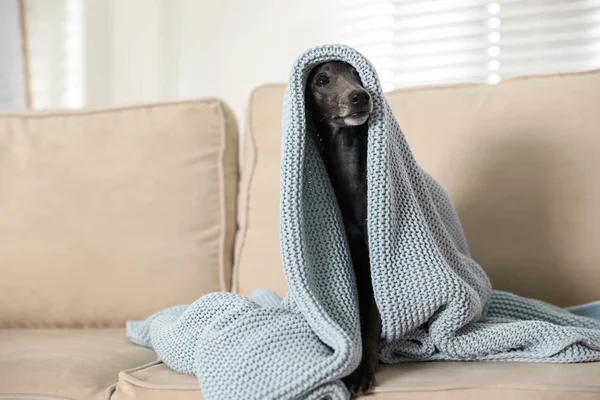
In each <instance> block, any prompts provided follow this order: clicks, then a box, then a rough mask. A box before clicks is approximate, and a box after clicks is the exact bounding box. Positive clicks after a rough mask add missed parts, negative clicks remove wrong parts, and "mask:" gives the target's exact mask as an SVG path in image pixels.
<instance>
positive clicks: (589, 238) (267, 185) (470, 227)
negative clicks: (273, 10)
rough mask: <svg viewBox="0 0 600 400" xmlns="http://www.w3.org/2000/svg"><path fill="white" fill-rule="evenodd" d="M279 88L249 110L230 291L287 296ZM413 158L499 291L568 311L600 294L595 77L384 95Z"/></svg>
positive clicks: (258, 95) (598, 77)
mask: <svg viewBox="0 0 600 400" xmlns="http://www.w3.org/2000/svg"><path fill="white" fill-rule="evenodd" d="M283 91H284V85H269V86H264V87H261V88H258V89H257V90H256V91H255V92H254V93H253V95H252V97H251V100H250V106H249V118H248V126H247V131H246V135H245V140H246V146H245V149H244V154H245V163H244V168H243V171H242V181H241V182H242V184H241V187H240V191H241V192H240V202H239V208H240V211H239V213H238V216H239V218H240V222H239V224H240V231H239V232H238V238H240V240H239V241H238V243H237V248H236V255H237V257H236V259H237V261H236V265H235V271H234V277H235V279H234V285H233V286H234V289H235V290H236V291H237V292H239V293H242V294H245V295H247V294H249V293H250V292H251V291H252V290H253V289H255V288H257V287H267V288H273V289H276V290H277V291H278V292H279V293H280V294H282V295H283V294H285V292H286V285H285V281H284V278H283V272H282V268H281V261H280V256H279V154H280V145H281V140H280V136H281V118H280V115H281V104H282V99H283ZM387 98H388V100H389V102H390V105H391V107H392V109H393V111H394V113H395V115H396V117H397V118H398V121H399V123H400V126H401V127H402V129H403V132H404V133H405V135H406V137H407V140H408V142H409V144H410V145H411V148H412V150H413V152H414V154H415V157H416V159H417V161H418V162H419V163H420V164H421V166H423V168H424V169H425V170H427V171H428V172H429V173H431V174H432V175H433V176H434V177H435V178H436V179H437V180H438V181H439V182H440V183H441V184H442V185H443V186H444V187H445V188H446V189H447V191H448V192H449V195H450V197H451V199H452V201H453V203H454V205H455V207H456V208H457V211H458V214H459V217H460V219H461V221H462V223H463V226H464V229H465V232H466V235H467V239H468V242H469V246H470V249H471V252H472V255H473V257H474V258H475V260H476V261H478V262H479V263H480V264H481V265H482V267H483V268H484V269H485V270H486V272H487V273H488V274H489V276H490V278H491V280H492V284H493V285H494V286H495V288H497V289H503V290H508V291H512V292H516V293H518V294H521V295H524V296H529V297H535V298H539V299H542V300H546V301H550V302H552V303H555V304H557V305H563V306H566V305H573V304H578V303H584V302H588V301H593V300H597V299H598V293H599V292H598V287H599V286H600V268H599V266H600V253H599V252H598V251H597V244H598V243H600V228H599V227H600V208H598V204H600V186H599V185H598V182H600V136H599V135H598V127H599V126H600V112H598V104H600V71H592V72H588V73H575V74H560V75H550V76H538V77H525V78H517V79H512V80H507V81H504V82H501V83H499V84H497V85H469V84H467V85H457V86H445V87H425V88H418V89H405V90H396V91H393V92H390V93H388V94H387Z"/></svg>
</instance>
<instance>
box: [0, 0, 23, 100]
mask: <svg viewBox="0 0 600 400" xmlns="http://www.w3.org/2000/svg"><path fill="white" fill-rule="evenodd" d="M19 15H20V14H19V2H18V1H17V0H4V1H0V110H11V109H21V108H25V107H26V102H27V101H26V96H25V73H24V65H23V42H22V40H21V25H20V22H19V21H20V17H19Z"/></svg>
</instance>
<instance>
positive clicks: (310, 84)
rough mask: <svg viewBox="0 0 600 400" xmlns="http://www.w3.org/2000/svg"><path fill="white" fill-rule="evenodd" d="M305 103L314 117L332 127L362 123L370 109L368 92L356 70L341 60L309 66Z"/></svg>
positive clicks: (368, 114) (371, 108)
mask: <svg viewBox="0 0 600 400" xmlns="http://www.w3.org/2000/svg"><path fill="white" fill-rule="evenodd" d="M306 104H307V107H309V108H310V110H311V112H312V113H313V114H314V116H315V120H316V121H319V122H327V123H328V124H329V125H330V126H332V127H334V128H341V127H347V126H358V125H362V124H364V123H365V122H367V119H369V116H370V115H371V112H372V111H373V103H372V101H371V96H369V93H368V92H367V91H366V90H365V88H363V86H362V83H361V81H360V77H359V76H358V72H357V71H356V69H355V68H354V67H353V66H351V65H350V64H348V63H345V62H342V61H331V62H326V63H324V64H320V65H318V66H316V67H315V68H313V69H312V71H311V72H310V75H309V77H308V81H307V84H306Z"/></svg>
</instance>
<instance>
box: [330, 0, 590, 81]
mask: <svg viewBox="0 0 600 400" xmlns="http://www.w3.org/2000/svg"><path fill="white" fill-rule="evenodd" d="M340 2H341V4H340V6H341V8H342V10H341V13H340V14H341V22H342V23H341V28H340V35H341V38H342V41H343V42H345V43H347V44H349V45H352V46H354V47H356V48H357V49H358V50H359V51H361V52H362V53H363V54H365V55H366V56H367V57H369V58H370V59H371V60H372V62H373V64H374V66H375V68H377V70H378V71H379V74H380V78H381V81H382V85H383V87H384V90H391V89H394V88H398V87H407V86H417V85H429V84H443V83H457V82H488V83H490V84H494V83H498V82H499V81H500V80H502V79H505V78H509V77H512V76H517V75H525V74H544V73H553V72H565V71H578V70H589V69H595V68H600V0H497V1H482V0H418V1H410V0H340Z"/></svg>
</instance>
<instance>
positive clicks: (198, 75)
mask: <svg viewBox="0 0 600 400" xmlns="http://www.w3.org/2000/svg"><path fill="white" fill-rule="evenodd" d="M86 4H87V12H86V16H87V17H86V23H87V32H86V35H87V38H86V45H87V49H86V54H87V55H86V61H87V62H86V65H87V66H86V90H85V93H86V99H87V101H86V105H88V106H105V105H114V104H129V103H139V102H149V101H160V100H174V99H185V98H198V97H204V96H217V97H220V98H222V99H224V100H225V101H226V102H227V103H229V104H230V105H231V106H232V107H233V109H234V111H235V112H236V114H237V116H238V119H239V120H240V122H242V121H243V118H244V114H245V108H246V103H247V100H248V96H249V94H250V92H251V90H252V89H253V88H255V87H256V86H259V85H261V84H264V83H270V82H284V81H286V80H287V76H288V73H289V70H290V68H291V65H292V63H293V61H294V59H295V58H296V56H297V55H298V54H299V53H300V52H301V51H303V50H305V49H306V48H308V47H311V46H314V45H317V44H322V43H331V42H336V38H337V36H336V32H337V27H336V26H334V25H332V24H331V23H330V22H329V21H330V20H331V19H332V18H331V15H332V13H335V11H336V3H335V0H303V1H301V0H254V1H251V0H220V1H217V0H212V1H204V0H203V1H198V0H128V1H120V0H89V1H88V2H86Z"/></svg>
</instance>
